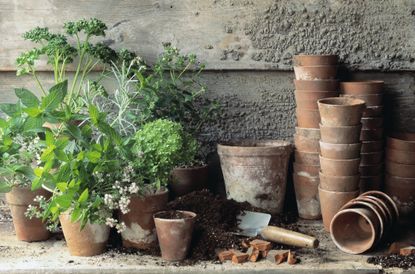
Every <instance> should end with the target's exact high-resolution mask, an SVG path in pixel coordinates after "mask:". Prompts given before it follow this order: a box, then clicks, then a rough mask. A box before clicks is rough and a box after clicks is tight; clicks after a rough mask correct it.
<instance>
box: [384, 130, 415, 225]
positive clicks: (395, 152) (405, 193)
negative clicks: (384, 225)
mask: <svg viewBox="0 0 415 274" xmlns="http://www.w3.org/2000/svg"><path fill="white" fill-rule="evenodd" d="M385 163H386V174H385V192H386V193H387V194H389V195H390V196H391V197H392V198H393V199H394V201H395V202H396V203H397V204H398V207H399V210H400V212H401V214H402V216H403V217H404V218H407V219H412V220H414V218H415V133H399V134H395V135H393V137H389V138H388V141H387V146H386V159H385Z"/></svg>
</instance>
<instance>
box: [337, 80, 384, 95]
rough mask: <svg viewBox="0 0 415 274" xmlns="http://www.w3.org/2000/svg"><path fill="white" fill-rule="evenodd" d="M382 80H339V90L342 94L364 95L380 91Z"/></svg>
mask: <svg viewBox="0 0 415 274" xmlns="http://www.w3.org/2000/svg"><path fill="white" fill-rule="evenodd" d="M383 84H384V82H383V81H377V80H373V81H355V82H340V90H341V91H342V93H344V94H352V95H364V94H377V93H381V92H382V89H383Z"/></svg>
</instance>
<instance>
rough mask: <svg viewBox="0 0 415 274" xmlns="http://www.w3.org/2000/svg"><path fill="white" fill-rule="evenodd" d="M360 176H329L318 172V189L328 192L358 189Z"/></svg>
mask: <svg viewBox="0 0 415 274" xmlns="http://www.w3.org/2000/svg"><path fill="white" fill-rule="evenodd" d="M359 177H360V175H354V176H330V175H326V174H324V173H322V172H320V187H321V188H322V189H324V190H328V191H340V192H349V191H355V190H356V189H358V187H359Z"/></svg>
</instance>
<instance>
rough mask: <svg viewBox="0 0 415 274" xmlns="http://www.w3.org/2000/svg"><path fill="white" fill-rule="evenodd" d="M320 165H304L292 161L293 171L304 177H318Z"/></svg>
mask: <svg viewBox="0 0 415 274" xmlns="http://www.w3.org/2000/svg"><path fill="white" fill-rule="evenodd" d="M319 170H320V165H304V164H299V163H294V173H296V174H298V175H301V176H306V177H318V172H319Z"/></svg>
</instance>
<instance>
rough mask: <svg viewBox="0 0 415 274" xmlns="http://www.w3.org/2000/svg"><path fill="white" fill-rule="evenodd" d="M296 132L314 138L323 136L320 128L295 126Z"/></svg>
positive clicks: (317, 138)
mask: <svg viewBox="0 0 415 274" xmlns="http://www.w3.org/2000/svg"><path fill="white" fill-rule="evenodd" d="M295 134H296V135H299V136H302V137H306V138H308V139H313V140H320V138H321V137H320V129H319V128H302V127H295Z"/></svg>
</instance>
